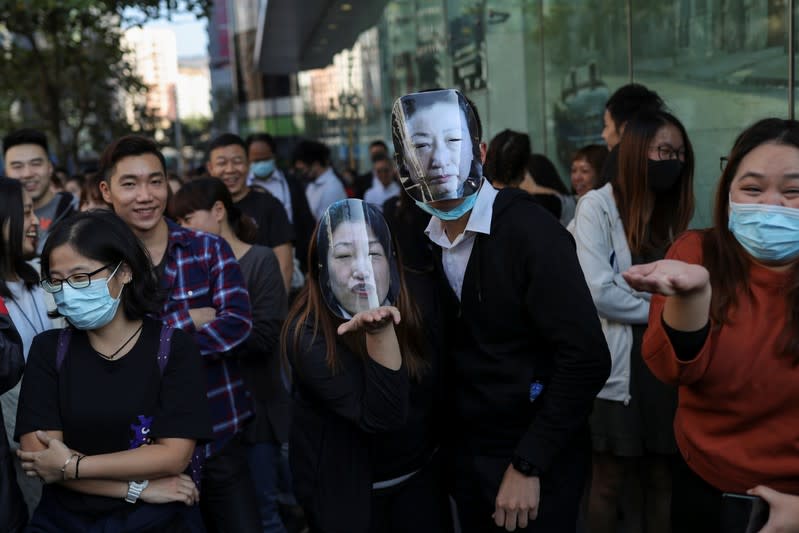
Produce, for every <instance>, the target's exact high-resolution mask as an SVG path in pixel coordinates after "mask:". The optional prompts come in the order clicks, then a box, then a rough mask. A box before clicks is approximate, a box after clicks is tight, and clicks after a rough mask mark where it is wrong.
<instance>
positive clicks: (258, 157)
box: [245, 133, 316, 272]
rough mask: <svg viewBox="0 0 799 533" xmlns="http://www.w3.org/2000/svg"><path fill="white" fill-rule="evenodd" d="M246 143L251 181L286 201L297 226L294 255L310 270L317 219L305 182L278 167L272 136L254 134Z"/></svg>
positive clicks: (250, 182) (303, 269) (293, 223)
mask: <svg viewBox="0 0 799 533" xmlns="http://www.w3.org/2000/svg"><path fill="white" fill-rule="evenodd" d="M245 142H246V143H247V158H248V159H249V160H250V175H249V177H248V178H247V179H248V183H249V184H250V185H251V186H254V187H261V188H262V189H264V190H266V191H269V192H270V193H272V195H273V196H274V197H275V198H277V199H278V200H279V201H280V203H282V204H283V207H284V208H285V209H286V214H287V215H288V217H289V222H291V224H292V225H293V226H294V256H295V257H296V258H297V261H298V262H299V265H300V270H301V271H302V272H307V271H308V267H307V265H306V263H307V261H308V243H309V242H310V240H311V234H312V233H313V229H314V225H315V224H316V221H315V220H314V217H313V214H312V213H311V209H310V208H309V207H308V199H307V198H306V197H305V184H304V183H303V184H301V183H299V182H298V181H297V180H296V179H295V178H294V176H286V175H285V174H284V173H283V171H282V170H280V168H278V166H277V164H276V160H277V148H276V145H275V139H274V138H273V137H272V136H271V135H269V134H268V133H254V134H252V135H250V136H249V137H247V139H246V141H245Z"/></svg>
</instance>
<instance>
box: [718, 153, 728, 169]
mask: <svg viewBox="0 0 799 533" xmlns="http://www.w3.org/2000/svg"><path fill="white" fill-rule="evenodd" d="M729 160H730V158H729V157H726V156H721V157H719V170H721V171H722V172H724V169H725V168H727V163H728V162H729Z"/></svg>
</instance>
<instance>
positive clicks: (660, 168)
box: [646, 159, 683, 193]
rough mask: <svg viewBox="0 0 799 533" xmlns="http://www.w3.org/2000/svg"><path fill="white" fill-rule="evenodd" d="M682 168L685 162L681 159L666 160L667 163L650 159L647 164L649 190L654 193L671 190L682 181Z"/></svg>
mask: <svg viewBox="0 0 799 533" xmlns="http://www.w3.org/2000/svg"><path fill="white" fill-rule="evenodd" d="M682 166H683V162H682V161H680V160H679V159H666V160H665V161H655V160H652V159H649V160H648V161H647V164H646V173H647V179H648V180H649V190H650V191H652V192H654V193H659V192H666V191H668V190H671V188H672V187H674V184H675V183H677V181H678V180H679V179H680V174H681V173H682Z"/></svg>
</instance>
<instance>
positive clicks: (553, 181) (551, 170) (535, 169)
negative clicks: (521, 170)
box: [527, 154, 569, 195]
mask: <svg viewBox="0 0 799 533" xmlns="http://www.w3.org/2000/svg"><path fill="white" fill-rule="evenodd" d="M527 170H529V171H530V175H531V176H532V177H533V181H535V183H536V185H541V186H542V187H548V188H550V189H554V190H555V191H557V192H558V193H559V194H566V195H568V194H569V190H568V189H567V188H566V184H564V183H563V180H562V179H560V175H559V174H558V171H557V169H556V168H555V165H553V164H552V161H550V160H549V158H548V157H547V156H545V155H544V154H532V155H531V156H530V159H529V160H528V162H527Z"/></svg>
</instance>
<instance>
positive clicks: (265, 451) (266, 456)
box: [249, 442, 286, 533]
mask: <svg viewBox="0 0 799 533" xmlns="http://www.w3.org/2000/svg"><path fill="white" fill-rule="evenodd" d="M249 455H250V457H249V459H250V472H251V473H252V479H253V483H254V484H255V492H256V496H257V498H258V509H259V511H260V513H261V525H262V526H263V532H264V533H286V528H285V527H284V526H283V521H282V520H281V519H280V514H279V513H278V506H277V503H278V494H279V490H278V480H279V479H280V474H279V468H280V444H276V443H272V442H257V443H255V444H252V445H250V452H249Z"/></svg>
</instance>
